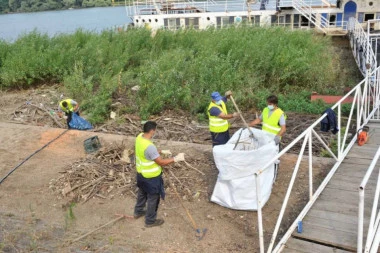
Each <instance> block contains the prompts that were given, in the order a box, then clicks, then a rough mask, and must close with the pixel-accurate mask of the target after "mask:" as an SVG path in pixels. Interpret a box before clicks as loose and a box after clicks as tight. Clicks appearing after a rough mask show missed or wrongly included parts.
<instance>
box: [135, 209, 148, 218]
mask: <svg viewBox="0 0 380 253" xmlns="http://www.w3.org/2000/svg"><path fill="white" fill-rule="evenodd" d="M145 214H146V211H142V213H139V214H134V215H133V218H135V219H138V218H140V217H143V216H145Z"/></svg>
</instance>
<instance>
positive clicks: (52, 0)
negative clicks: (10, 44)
mask: <svg viewBox="0 0 380 253" xmlns="http://www.w3.org/2000/svg"><path fill="white" fill-rule="evenodd" d="M110 5H111V0H9V1H7V0H0V13H9V12H35V11H47V10H57V9H68V8H82V7H83V8H85V7H104V6H110Z"/></svg>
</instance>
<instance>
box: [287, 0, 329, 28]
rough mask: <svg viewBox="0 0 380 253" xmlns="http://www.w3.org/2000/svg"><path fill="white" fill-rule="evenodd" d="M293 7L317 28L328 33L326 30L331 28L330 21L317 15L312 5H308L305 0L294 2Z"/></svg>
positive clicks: (294, 0) (293, 0) (295, 0)
mask: <svg viewBox="0 0 380 253" xmlns="http://www.w3.org/2000/svg"><path fill="white" fill-rule="evenodd" d="M322 3H323V2H322ZM292 6H293V8H294V9H296V10H297V11H298V12H299V13H301V14H302V15H303V16H305V17H306V18H307V19H308V20H309V21H310V22H311V23H313V24H314V25H315V27H316V28H318V29H319V30H321V31H322V32H323V33H327V30H326V28H328V26H329V21H328V20H327V19H326V18H325V17H324V16H322V15H317V13H316V12H315V11H314V10H313V8H312V7H311V5H310V4H307V3H306V2H305V1H304V0H292ZM318 18H319V19H318Z"/></svg>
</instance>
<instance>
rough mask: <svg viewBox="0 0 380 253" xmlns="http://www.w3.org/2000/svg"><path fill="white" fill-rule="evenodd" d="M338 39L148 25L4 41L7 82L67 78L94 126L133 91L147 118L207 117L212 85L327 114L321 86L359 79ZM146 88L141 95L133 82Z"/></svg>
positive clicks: (0, 72) (1, 53)
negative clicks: (168, 112)
mask: <svg viewBox="0 0 380 253" xmlns="http://www.w3.org/2000/svg"><path fill="white" fill-rule="evenodd" d="M338 62H339V57H338V55H337V54H336V53H335V52H334V51H333V49H332V46H331V41H330V38H328V37H321V36H315V35H313V34H312V33H310V32H305V31H301V30H300V31H290V30H287V29H284V28H279V27H271V28H251V27H240V28H229V29H222V30H214V29H209V30H204V31H196V30H183V31H177V32H171V31H165V30H159V31H158V32H157V33H156V35H155V36H154V37H153V36H151V33H150V31H148V30H145V29H130V30H128V31H127V32H114V31H104V32H102V33H101V34H97V33H95V32H87V31H82V30H78V31H77V32H76V33H74V34H70V35H64V34H61V35H56V36H55V37H53V38H49V37H48V36H47V35H44V34H40V33H38V32H36V31H35V32H32V33H30V34H25V35H23V36H22V37H20V38H19V39H18V40H17V41H15V42H14V43H6V42H1V41H0V88H1V87H3V88H12V87H28V86H31V85H35V84H38V83H41V82H63V83H64V85H65V88H66V89H67V93H68V94H70V95H71V97H73V98H75V99H77V100H79V101H81V102H82V108H84V109H87V110H88V112H89V114H90V115H91V120H92V123H94V122H101V121H103V120H104V119H105V118H106V117H107V115H108V113H109V108H110V105H111V103H112V99H115V98H119V97H124V98H125V99H127V100H128V101H130V103H129V104H128V105H126V106H129V107H130V108H131V109H130V110H129V109H128V108H125V111H136V110H137V111H138V112H139V113H140V115H141V116H142V117H143V118H148V117H149V115H151V114H156V113H159V112H160V111H162V110H165V109H182V110H186V111H189V112H191V113H192V114H194V115H198V118H200V119H201V118H204V117H203V116H201V115H202V114H204V112H205V109H206V107H207V105H208V103H209V101H210V98H209V96H210V94H211V92H213V91H216V90H217V91H220V92H224V91H226V90H232V91H234V96H235V98H236V99H237V100H238V101H239V104H241V107H242V109H251V108H252V107H256V108H263V107H264V106H265V103H266V102H265V98H266V97H267V96H268V95H269V94H272V93H275V94H278V95H279V98H280V106H281V107H282V108H283V109H284V110H286V111H297V112H305V113H321V112H322V111H323V110H324V108H325V107H326V105H325V104H323V103H321V102H315V103H310V101H309V96H310V93H311V92H312V91H317V92H320V93H324V91H326V90H329V92H331V93H334V94H339V93H341V92H342V91H343V87H345V86H347V85H354V84H355V83H356V81H357V80H351V79H349V77H350V76H349V75H344V76H343V75H339V69H340V66H339V64H338ZM135 85H139V86H140V90H139V91H138V92H132V91H131V90H130V88H131V87H133V86H135Z"/></svg>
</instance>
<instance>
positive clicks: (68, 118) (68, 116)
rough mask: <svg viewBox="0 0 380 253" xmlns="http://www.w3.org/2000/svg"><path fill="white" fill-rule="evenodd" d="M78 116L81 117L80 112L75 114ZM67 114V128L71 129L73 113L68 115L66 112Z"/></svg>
mask: <svg viewBox="0 0 380 253" xmlns="http://www.w3.org/2000/svg"><path fill="white" fill-rule="evenodd" d="M75 113H76V114H77V115H78V116H80V115H79V111H77V112H75ZM65 114H66V116H67V120H66V123H67V127H68V128H69V129H70V125H69V123H70V121H71V117H72V115H73V112H69V113H67V112H65Z"/></svg>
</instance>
